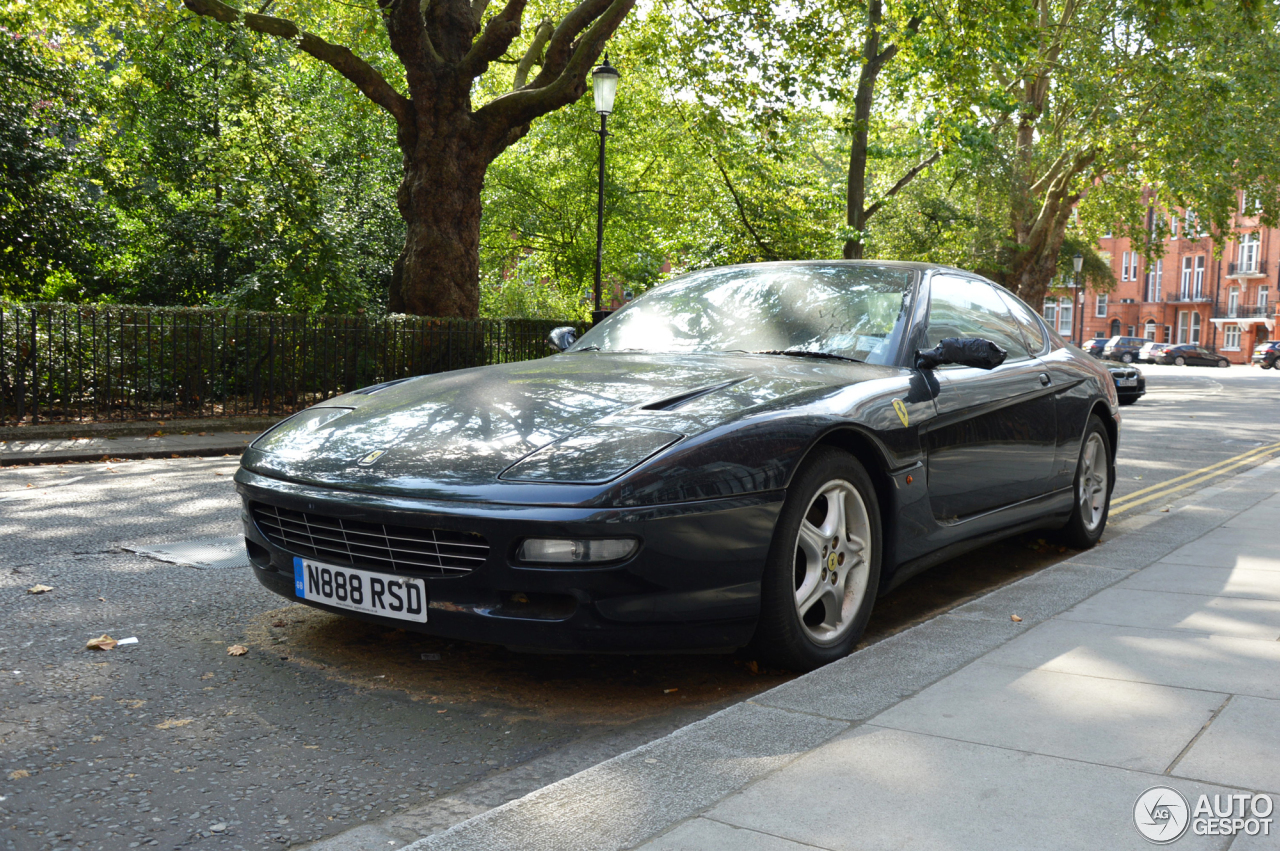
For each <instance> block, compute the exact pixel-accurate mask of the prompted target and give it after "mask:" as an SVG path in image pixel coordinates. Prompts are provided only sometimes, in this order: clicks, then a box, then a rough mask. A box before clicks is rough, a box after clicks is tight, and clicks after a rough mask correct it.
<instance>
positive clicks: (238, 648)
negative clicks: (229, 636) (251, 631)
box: [227, 644, 249, 656]
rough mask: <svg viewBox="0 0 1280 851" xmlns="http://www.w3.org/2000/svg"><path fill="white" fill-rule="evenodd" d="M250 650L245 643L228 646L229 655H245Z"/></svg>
mask: <svg viewBox="0 0 1280 851" xmlns="http://www.w3.org/2000/svg"><path fill="white" fill-rule="evenodd" d="M248 652H249V648H248V647H245V646H244V645H243V644H233V645H231V646H230V647H228V648H227V655H228V656H243V655H244V654H246V653H248Z"/></svg>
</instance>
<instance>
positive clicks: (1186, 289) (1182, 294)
mask: <svg viewBox="0 0 1280 851" xmlns="http://www.w3.org/2000/svg"><path fill="white" fill-rule="evenodd" d="M1193 262H1194V261H1193V260H1192V259H1191V258H1190V257H1183V258H1182V282H1181V285H1180V286H1179V288H1178V298H1180V299H1182V300H1183V301H1186V300H1187V299H1189V298H1191V276H1192V274H1193V271H1194V270H1193Z"/></svg>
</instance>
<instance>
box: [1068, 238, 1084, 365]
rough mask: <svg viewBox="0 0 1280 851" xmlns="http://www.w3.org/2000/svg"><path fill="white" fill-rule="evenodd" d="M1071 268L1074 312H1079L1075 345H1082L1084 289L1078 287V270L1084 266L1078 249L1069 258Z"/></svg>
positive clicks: (1082, 256) (1082, 257)
mask: <svg viewBox="0 0 1280 851" xmlns="http://www.w3.org/2000/svg"><path fill="white" fill-rule="evenodd" d="M1071 268H1073V269H1075V271H1076V293H1077V294H1078V297H1077V298H1076V301H1077V302H1078V303H1077V304H1076V312H1077V313H1079V314H1080V326H1079V327H1080V333H1079V334H1077V335H1076V345H1077V346H1081V345H1084V290H1082V289H1081V288H1080V270H1081V269H1083V268H1084V255H1083V254H1081V253H1080V252H1079V251H1077V252H1076V256H1075V257H1072V258H1071Z"/></svg>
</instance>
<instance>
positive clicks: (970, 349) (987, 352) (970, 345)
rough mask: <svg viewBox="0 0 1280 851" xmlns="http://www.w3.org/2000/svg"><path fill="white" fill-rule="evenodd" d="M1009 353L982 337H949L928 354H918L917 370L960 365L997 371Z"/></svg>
mask: <svg viewBox="0 0 1280 851" xmlns="http://www.w3.org/2000/svg"><path fill="white" fill-rule="evenodd" d="M1008 355H1009V353H1008V352H1006V351H1005V350H1004V349H1002V348H1000V347H999V346H997V345H996V344H995V343H993V342H991V341H990V340H984V339H982V338H981V337H947V338H946V339H945V340H943V341H942V342H940V343H938V345H936V346H934V347H933V348H932V349H929V351H927V352H916V369H933V368H934V367H937V366H942V365H943V364H946V363H958V364H960V365H961V366H972V367H977V368H978V369H995V368H996V367H998V366H999V365H1000V364H1002V363H1004V359H1005V358H1006V357H1008Z"/></svg>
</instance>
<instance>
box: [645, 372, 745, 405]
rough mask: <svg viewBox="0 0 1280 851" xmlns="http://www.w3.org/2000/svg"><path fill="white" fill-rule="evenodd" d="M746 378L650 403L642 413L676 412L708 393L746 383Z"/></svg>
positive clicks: (723, 382) (711, 385)
mask: <svg viewBox="0 0 1280 851" xmlns="http://www.w3.org/2000/svg"><path fill="white" fill-rule="evenodd" d="M746 380H747V379H745V378H735V379H733V380H731V381H721V382H720V383H719V384H708V385H707V386H706V387H699V388H697V389H695V390H686V391H685V392H684V393H681V394H679V395H678V396H668V397H667V398H666V399H659V400H658V401H656V402H650V403H648V404H647V405H641V406H640V410H642V411H674V410H675V409H676V408H679V407H680V406H681V405H687V404H688V403H690V402H692V401H693V400H694V399H700V398H702V397H703V396H706V395H707V394H708V393H715V392H716V391H717V390H724V389H725V388H728V387H732V386H733V385H735V384H741V383H742V382H744V381H746Z"/></svg>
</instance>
